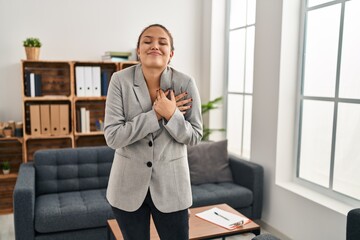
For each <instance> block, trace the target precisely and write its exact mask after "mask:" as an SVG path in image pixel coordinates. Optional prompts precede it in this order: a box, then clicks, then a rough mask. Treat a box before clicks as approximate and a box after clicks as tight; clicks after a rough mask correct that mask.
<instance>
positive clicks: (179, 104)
mask: <svg viewBox="0 0 360 240" xmlns="http://www.w3.org/2000/svg"><path fill="white" fill-rule="evenodd" d="M190 102H192V98H189V99H185V100H182V101H179V102H176V106H177V107H179V106H184V105H185V104H188V103H190Z"/></svg>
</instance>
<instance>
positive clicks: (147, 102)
mask: <svg viewBox="0 0 360 240" xmlns="http://www.w3.org/2000/svg"><path fill="white" fill-rule="evenodd" d="M134 92H135V95H136V98H137V99H138V101H139V103H140V106H141V108H142V110H143V112H148V111H150V109H151V107H152V105H151V99H150V94H149V90H148V88H147V86H146V82H145V79H144V74H143V73H142V70H141V64H139V65H137V66H136V69H135V79H134Z"/></svg>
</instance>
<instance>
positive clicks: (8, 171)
mask: <svg viewBox="0 0 360 240" xmlns="http://www.w3.org/2000/svg"><path fill="white" fill-rule="evenodd" d="M2 171H3V174H5V175H6V174H9V173H10V169H6V170H4V169H3V170H2Z"/></svg>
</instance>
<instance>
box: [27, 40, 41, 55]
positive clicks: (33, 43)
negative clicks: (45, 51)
mask: <svg viewBox="0 0 360 240" xmlns="http://www.w3.org/2000/svg"><path fill="white" fill-rule="evenodd" d="M23 45H24V47H25V52H26V59H27V60H39V55H40V47H41V42H40V40H39V39H38V38H32V37H30V38H27V39H25V41H23Z"/></svg>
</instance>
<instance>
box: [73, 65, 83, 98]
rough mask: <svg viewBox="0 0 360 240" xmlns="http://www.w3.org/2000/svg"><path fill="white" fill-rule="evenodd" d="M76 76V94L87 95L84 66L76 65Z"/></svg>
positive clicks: (79, 95)
mask: <svg viewBox="0 0 360 240" xmlns="http://www.w3.org/2000/svg"><path fill="white" fill-rule="evenodd" d="M75 77H76V96H78V97H84V96H85V78H84V67H80V66H76V67H75Z"/></svg>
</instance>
